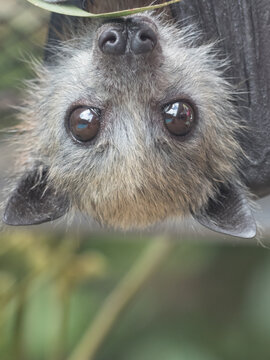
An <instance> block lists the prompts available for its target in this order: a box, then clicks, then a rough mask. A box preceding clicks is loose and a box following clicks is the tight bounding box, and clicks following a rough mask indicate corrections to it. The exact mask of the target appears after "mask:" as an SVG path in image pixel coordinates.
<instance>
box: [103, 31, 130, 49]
mask: <svg viewBox="0 0 270 360" xmlns="http://www.w3.org/2000/svg"><path fill="white" fill-rule="evenodd" d="M98 46H99V48H100V50H101V51H102V52H103V53H104V54H108V55H122V54H124V53H125V51H126V47H127V33H126V31H124V30H123V29H107V30H105V31H103V32H102V33H101V35H100V37H99V39H98Z"/></svg>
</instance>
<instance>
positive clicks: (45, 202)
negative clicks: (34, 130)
mask: <svg viewBox="0 0 270 360" xmlns="http://www.w3.org/2000/svg"><path fill="white" fill-rule="evenodd" d="M47 178H48V170H47V169H44V168H43V169H41V168H40V167H36V168H34V169H32V170H30V171H27V172H26V173H25V174H24V175H23V176H22V178H21V179H20V180H19V182H18V184H17V187H16V189H15V190H14V191H13V193H12V194H11V197H10V198H9V200H8V202H7V205H6V209H5V213H4V217H3V221H4V222H5V223H6V224H7V225H14V226H20V225H37V224H41V223H44V222H48V221H52V220H56V219H58V218H60V217H61V216H63V215H65V214H66V213H67V212H68V210H69V201H68V199H67V197H66V196H65V195H63V194H58V193H56V192H55V190H54V189H53V188H52V186H49V185H48V182H47Z"/></svg>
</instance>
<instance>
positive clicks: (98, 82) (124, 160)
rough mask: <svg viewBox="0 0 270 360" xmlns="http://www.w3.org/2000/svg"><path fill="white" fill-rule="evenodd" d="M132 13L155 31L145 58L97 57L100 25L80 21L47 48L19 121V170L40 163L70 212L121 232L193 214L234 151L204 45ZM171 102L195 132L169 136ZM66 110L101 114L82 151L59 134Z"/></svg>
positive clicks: (221, 179)
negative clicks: (188, 113)
mask: <svg viewBox="0 0 270 360" xmlns="http://www.w3.org/2000/svg"><path fill="white" fill-rule="evenodd" d="M108 10H109V9H106V11H108ZM136 16H138V15H136ZM139 16H143V17H145V21H148V22H149V23H150V24H151V26H152V27H153V28H155V31H156V33H157V36H158V45H157V46H156V48H155V49H154V51H153V52H152V53H149V54H147V55H137V56H134V55H129V56H127V55H122V56H121V57H120V56H117V57H114V58H112V57H111V56H108V55H104V54H103V53H101V51H100V50H99V48H98V46H97V38H98V34H99V33H100V32H101V31H103V30H104V29H106V27H109V26H110V23H107V22H106V23H104V22H103V21H101V20H96V21H89V22H87V23H86V22H84V23H83V24H82V25H81V28H80V31H79V32H78V33H77V34H76V39H75V40H70V41H68V42H66V43H64V44H63V45H62V47H61V48H60V49H59V48H57V49H56V51H57V52H58V56H57V60H56V62H55V64H54V65H48V66H40V67H39V68H38V70H37V75H38V79H37V81H36V83H34V84H32V87H30V88H29V97H28V99H29V100H28V102H27V104H26V107H25V109H24V112H23V115H22V118H23V127H25V128H27V129H28V131H27V133H26V135H23V137H24V138H23V140H22V143H23V144H29V145H28V147H27V149H26V151H25V154H26V157H27V163H28V164H30V165H31V164H32V163H34V162H38V163H42V164H44V166H46V168H48V169H49V182H50V183H52V184H53V186H54V188H55V189H56V191H59V192H64V193H67V194H68V196H69V198H70V200H71V205H72V207H73V208H74V209H80V210H81V211H82V212H83V213H85V214H88V215H89V216H91V217H93V218H95V219H97V220H98V221H99V222H100V223H101V224H105V225H109V226H113V227H119V228H123V229H127V228H134V227H146V226H148V225H150V224H153V223H156V222H158V221H160V220H163V219H165V218H168V217H175V216H187V215H189V214H190V213H191V212H192V213H196V212H197V211H199V209H201V208H203V207H204V206H206V204H207V201H208V199H209V197H214V196H215V194H216V192H217V191H218V190H217V189H218V187H219V185H220V184H221V183H225V184H227V183H229V182H230V181H231V180H232V179H234V178H235V177H237V175H236V174H237V164H238V159H237V157H238V156H239V151H240V149H239V145H238V143H237V141H236V139H235V137H236V131H237V130H238V129H239V120H238V119H237V116H236V114H235V110H234V107H233V105H232V88H231V86H230V85H229V84H228V83H227V82H226V81H225V80H224V79H223V74H222V71H221V70H220V64H218V61H217V60H216V58H215V54H214V53H213V47H212V46H211V45H198V36H197V34H196V31H194V29H193V28H192V27H190V28H188V29H183V30H182V31H179V29H177V28H176V27H175V26H174V25H173V24H168V22H167V21H165V20H164V19H162V17H160V16H156V15H154V14H149V13H148V14H143V15H139ZM223 65H224V64H221V66H223ZM181 99H185V100H188V101H189V102H191V103H192V104H193V106H194V109H195V112H196V126H195V128H194V131H192V133H191V134H189V135H188V136H187V137H185V138H176V137H174V136H172V135H171V134H170V133H169V132H168V131H167V129H166V128H165V126H164V122H163V116H162V110H163V107H164V106H165V105H166V104H168V103H172V102H176V101H179V100H181ZM75 105H87V106H90V107H96V108H99V109H101V114H102V115H101V129H100V132H99V134H98V136H97V137H96V138H95V139H94V140H93V142H91V143H90V144H87V145H82V144H78V143H76V142H75V141H74V140H73V139H72V137H71V136H70V134H69V132H68V131H67V129H66V121H67V119H68V116H69V112H70V109H71V107H72V106H75ZM30 165H29V166H30Z"/></svg>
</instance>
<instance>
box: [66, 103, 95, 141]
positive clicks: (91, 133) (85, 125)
mask: <svg viewBox="0 0 270 360" xmlns="http://www.w3.org/2000/svg"><path fill="white" fill-rule="evenodd" d="M99 128H100V110H99V109H96V108H90V107H89V108H87V107H79V108H77V109H75V110H74V111H73V112H72V113H71V115H70V118H69V129H70V132H71V133H72V135H73V137H75V139H76V140H78V141H80V142H87V141H90V140H92V139H94V138H95V137H96V136H97V134H98V132H99Z"/></svg>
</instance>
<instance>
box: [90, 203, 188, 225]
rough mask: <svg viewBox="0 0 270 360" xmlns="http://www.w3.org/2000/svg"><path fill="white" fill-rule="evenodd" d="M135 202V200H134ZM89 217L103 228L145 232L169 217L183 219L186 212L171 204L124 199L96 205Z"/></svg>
mask: <svg viewBox="0 0 270 360" xmlns="http://www.w3.org/2000/svg"><path fill="white" fill-rule="evenodd" d="M133 200H134V199H133ZM88 213H89V215H90V216H91V217H92V218H94V219H95V220H96V221H97V222H98V223H99V224H100V225H101V226H103V227H106V228H113V229H116V230H124V231H127V230H144V229H147V228H149V227H151V226H153V225H155V224H157V223H160V222H162V221H164V220H166V219H167V218H169V217H176V216H177V217H181V216H183V215H184V212H183V211H181V210H179V209H172V208H171V207H170V205H169V204H166V203H163V204H161V203H159V202H158V201H153V200H152V201H151V200H148V201H146V200H138V199H137V200H135V201H130V199H122V201H119V202H110V201H105V202H103V203H96V204H95V206H94V208H93V203H92V208H91V210H90V211H88Z"/></svg>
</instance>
